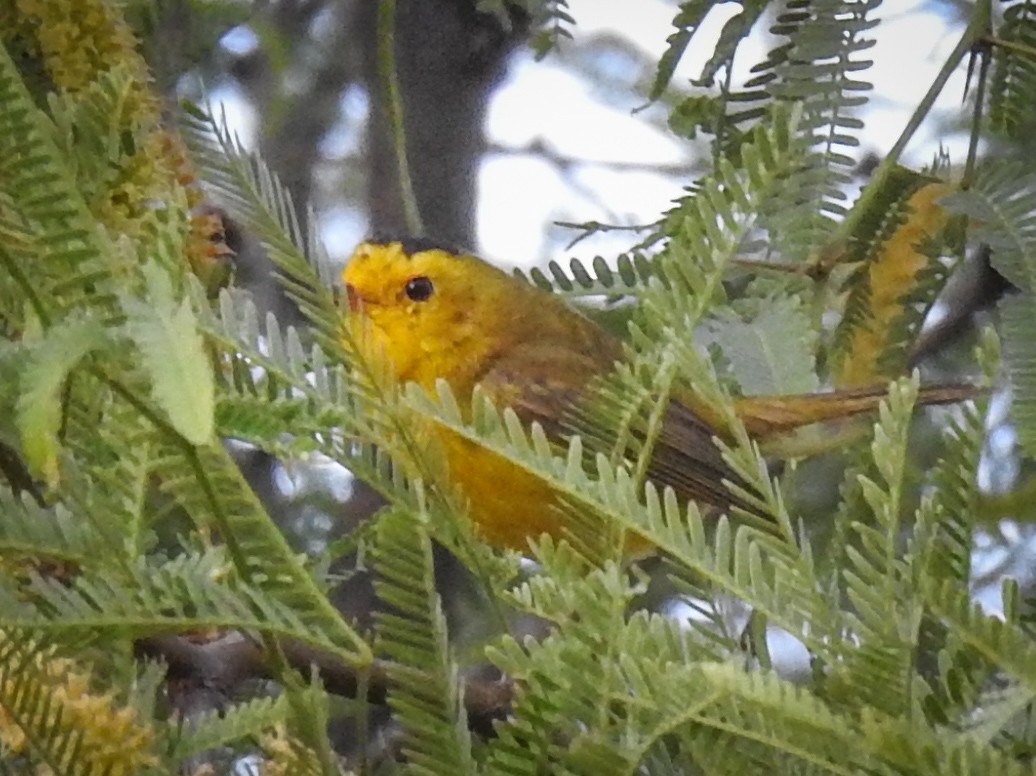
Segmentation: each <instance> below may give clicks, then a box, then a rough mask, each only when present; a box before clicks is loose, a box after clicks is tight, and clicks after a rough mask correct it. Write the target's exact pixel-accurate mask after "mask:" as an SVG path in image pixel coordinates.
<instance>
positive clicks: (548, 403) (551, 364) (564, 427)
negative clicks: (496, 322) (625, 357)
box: [480, 345, 748, 509]
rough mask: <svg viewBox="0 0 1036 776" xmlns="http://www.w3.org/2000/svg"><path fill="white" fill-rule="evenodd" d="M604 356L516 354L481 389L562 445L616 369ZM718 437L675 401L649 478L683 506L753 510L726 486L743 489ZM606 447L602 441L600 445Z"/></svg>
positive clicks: (544, 350)
mask: <svg viewBox="0 0 1036 776" xmlns="http://www.w3.org/2000/svg"><path fill="white" fill-rule="evenodd" d="M601 361H602V359H601V357H600V354H594V353H582V352H576V351H572V350H570V349H559V348H551V347H550V346H549V345H541V346H536V345H532V346H524V347H521V348H516V349H514V350H513V351H512V352H510V353H508V354H507V356H506V357H503V358H499V359H497V360H496V361H495V362H494V363H493V364H492V366H491V367H490V368H489V370H488V371H487V372H486V373H485V374H484V375H483V376H482V378H481V380H480V384H481V385H482V388H483V390H485V391H486V392H487V393H488V394H489V396H490V397H492V399H493V401H494V402H495V403H496V405H497V407H498V408H500V409H503V408H504V407H510V408H511V409H513V410H514V412H515V413H516V414H517V415H518V417H519V418H521V419H522V421H523V422H525V423H532V422H533V421H535V422H537V423H539V424H540V425H541V426H542V427H543V430H544V431H545V432H546V433H547V435H548V436H549V437H551V438H553V439H555V440H561V439H564V438H565V437H567V436H569V435H571V434H572V433H576V432H578V430H579V429H578V424H577V423H576V422H575V420H574V419H575V418H576V417H578V413H577V412H576V410H577V408H578V407H579V403H580V402H581V401H585V400H586V398H587V396H586V391H587V387H588V385H589V384H590V382H591V381H592V380H593V379H594V378H595V377H597V376H598V375H600V374H601V373H603V372H606V371H607V370H608V369H610V368H611V361H610V360H609V361H608V362H607V363H605V364H602V363H601ZM713 436H715V431H714V430H713V429H712V428H711V427H710V426H709V425H708V424H707V423H706V422H705V421H704V420H702V419H701V418H700V417H699V416H698V415H696V414H695V413H694V411H693V410H692V409H691V408H690V407H688V406H686V405H685V404H683V403H681V402H679V401H676V400H673V401H671V402H670V404H669V407H668V408H667V410H666V413H665V416H664V420H663V425H662V430H661V432H660V434H659V436H658V438H657V439H656V441H655V446H654V451H653V455H652V457H651V462H650V464H649V465H648V471H647V476H648V478H649V479H651V480H652V481H653V482H654V483H655V484H656V485H658V486H659V487H665V486H669V487H671V488H673V490H675V491H676V493H677V495H678V496H679V497H680V499H681V500H694V501H696V502H699V503H704V504H712V505H715V506H719V507H722V508H728V507H730V506H731V505H733V504H737V505H739V506H742V507H743V508H746V509H747V508H748V507H747V506H746V505H745V504H743V503H742V502H740V500H739V499H737V498H736V497H735V496H734V495H733V494H731V493H730V491H729V490H728V489H727V487H726V485H724V480H726V481H729V482H735V483H740V482H741V480H740V478H739V477H738V476H737V475H736V474H734V472H733V471H732V470H731V469H730V467H729V466H728V465H727V464H726V463H725V462H724V461H723V458H722V456H721V455H720V452H719V450H718V449H717V447H716V445H715V444H714V443H713V441H712V438H713ZM598 441H600V440H598Z"/></svg>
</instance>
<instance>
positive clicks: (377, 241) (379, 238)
mask: <svg viewBox="0 0 1036 776" xmlns="http://www.w3.org/2000/svg"><path fill="white" fill-rule="evenodd" d="M366 241H367V242H369V243H373V244H374V245H391V244H392V243H400V244H401V245H402V246H403V253H405V254H406V255H407V256H412V255H414V254H415V253H420V252H421V251H432V250H440V251H446V252H447V253H453V254H458V255H459V254H467V253H470V251H468V250H466V249H464V248H461V247H460V246H459V245H457V244H456V243H451V242H449V241H448V240H437V239H435V238H433V237H409V236H406V235H396V234H373V235H371V236H370V237H368V238H367V240H366Z"/></svg>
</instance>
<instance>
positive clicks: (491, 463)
mask: <svg viewBox="0 0 1036 776" xmlns="http://www.w3.org/2000/svg"><path fill="white" fill-rule="evenodd" d="M437 436H438V437H439V441H440V443H441V445H442V451H443V453H444V454H445V456H446V464H447V466H448V467H449V479H450V482H452V483H454V484H456V485H458V486H459V487H460V488H461V490H462V491H463V493H464V495H465V496H466V497H467V499H468V502H469V506H468V511H469V514H470V516H471V519H472V520H473V521H474V522H475V524H476V526H477V527H478V532H479V534H481V535H482V537H483V538H485V539H486V541H488V542H490V543H491V544H494V545H497V546H506V547H510V548H512V549H515V550H518V551H519V552H525V551H527V550H528V549H529V541H528V540H529V539H530V538H538V537H539V536H540V535H542V534H544V533H547V534H551V535H552V536H554V537H558V536H559V534H560V526H559V524H558V515H557V512H556V506H555V504H556V499H555V495H554V492H553V491H552V490H551V489H550V487H549V486H548V485H547V484H546V483H545V482H544V481H543V480H541V479H539V478H538V477H535V476H533V475H531V474H529V473H528V472H527V471H525V470H524V469H522V468H521V467H519V466H516V465H515V464H513V463H512V462H511V461H509V460H507V459H506V458H504V457H503V456H500V455H497V454H496V453H494V452H493V451H491V450H487V449H486V448H484V447H480V446H478V445H476V444H475V443H473V442H471V441H469V440H468V439H465V438H464V437H462V436H459V435H458V434H456V433H454V432H452V431H449V430H447V429H438V434H437Z"/></svg>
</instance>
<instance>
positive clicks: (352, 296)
mask: <svg viewBox="0 0 1036 776" xmlns="http://www.w3.org/2000/svg"><path fill="white" fill-rule="evenodd" d="M345 297H346V299H348V301H349V311H350V312H354V313H355V312H359V310H360V308H361V307H362V306H363V299H362V298H361V297H360V294H359V293H358V292H357V291H356V287H355V286H353V284H352V283H346V284H345Z"/></svg>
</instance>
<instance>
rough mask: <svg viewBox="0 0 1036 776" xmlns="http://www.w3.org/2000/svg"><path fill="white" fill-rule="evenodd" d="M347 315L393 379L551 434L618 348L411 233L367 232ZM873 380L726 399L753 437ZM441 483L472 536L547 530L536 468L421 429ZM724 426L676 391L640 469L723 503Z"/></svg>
mask: <svg viewBox="0 0 1036 776" xmlns="http://www.w3.org/2000/svg"><path fill="white" fill-rule="evenodd" d="M342 278H343V280H344V281H345V289H346V295H347V299H348V308H349V321H350V323H351V324H352V325H353V326H354V327H355V328H354V331H355V332H357V333H358V332H359V331H360V330H361V329H362V330H363V331H364V333H365V335H364V336H362V337H357V341H358V342H359V343H361V347H362V348H363V349H364V351H365V352H364V353H363V355H364V356H365V357H367V358H370V359H382V358H387V359H388V361H389V363H390V364H391V368H392V369H393V370H394V372H395V375H396V377H397V378H398V379H399V380H400V381H401V382H411V381H412V382H415V383H417V384H419V385H421V386H422V387H423V388H424V389H425V390H428V391H434V386H435V382H436V380H437V379H439V378H442V379H444V380H446V382H447V383H449V385H450V388H451V390H452V391H453V393H454V395H455V396H456V397H457V400H458V401H459V402H460V404H461V406H464V405H465V402H467V401H468V400H469V399H470V397H471V393H472V391H473V390H474V388H475V386H476V385H480V386H481V387H482V390H483V391H485V392H486V393H487V394H488V395H489V396H490V398H492V399H493V401H494V403H495V404H496V406H497V407H499V408H500V409H503V408H504V407H510V408H512V409H513V410H514V411H515V413H516V414H517V415H518V417H520V418H521V419H522V421H524V422H525V423H531V422H533V421H536V422H538V423H539V424H540V425H541V426H542V427H543V429H544V431H545V432H546V433H547V435H548V436H550V437H552V438H563V437H564V436H565V435H566V433H569V434H570V433H572V429H571V428H570V427H566V425H565V418H566V417H569V416H570V413H571V410H572V408H573V406H574V405H575V404H576V403H577V402H579V401H580V399H582V398H584V397H585V396H586V392H587V387H588V385H589V384H590V382H591V381H592V380H593V379H594V378H596V377H598V376H600V375H603V374H606V373H608V372H609V371H610V370H612V369H613V367H614V365H615V363H616V362H617V361H619V360H620V359H621V358H622V347H621V345H620V343H619V341H618V340H617V339H615V338H614V337H613V336H612V335H610V334H609V333H608V332H606V331H605V330H604V329H602V328H601V327H600V326H598V325H597V324H596V323H594V322H593V321H591V320H590V319H589V318H587V317H586V316H584V315H582V314H581V313H580V312H578V311H577V310H575V309H573V308H572V307H569V306H568V305H567V304H566V303H565V302H564V301H563V300H562V299H560V298H559V297H557V296H555V295H553V294H550V293H548V292H546V291H543V290H542V289H539V288H536V287H534V286H531V285H529V284H527V283H523V282H522V281H520V280H518V279H517V278H514V277H511V276H510V275H507V274H506V273H504V272H502V271H501V270H499V269H497V268H495V267H493V266H491V265H489V264H487V263H485V262H484V261H482V260H481V259H479V258H476V257H475V256H472V255H470V254H466V253H462V252H457V251H455V250H453V249H450V248H448V247H445V246H443V245H441V244H437V243H435V242H432V241H429V240H423V239H392V240H380V239H379V240H373V239H372V240H370V241H368V242H365V243H362V244H361V245H360V246H358V247H357V248H356V251H355V252H354V253H353V255H352V258H351V259H350V260H349V262H348V264H347V265H346V267H345V270H344V271H343V273H342ZM973 393H974V389H973V388H971V387H970V386H946V387H941V386H935V387H932V388H927V389H923V390H922V392H921V396H920V401H922V402H924V403H939V402H952V401H960V400H962V399H964V398H967V397H968V396H971V395H973ZM885 395H886V387H885V386H877V387H874V388H867V389H854V390H851V391H840V392H835V393H826V394H808V395H800V396H765V397H749V398H743V399H739V400H737V402H736V406H735V410H736V412H737V414H738V417H739V418H740V419H741V420H742V421H743V423H744V424H745V428H746V429H747V430H748V432H749V433H750V434H751V435H752V436H753V437H754V438H758V439H765V438H766V437H768V436H774V435H779V434H781V433H785V432H788V431H790V430H793V429H795V428H798V427H801V426H804V425H808V424H811V423H817V422H820V421H823V420H830V419H834V418H843V417H848V416H850V415H854V414H858V413H861V412H866V411H868V410H872V409H874V408H876V407H877V405H878V403H879V402H880V401H881V399H882V398H884V396H885ZM431 433H433V434H435V436H436V437H437V440H436V441H437V443H438V444H440V445H441V448H442V451H443V452H444V454H445V457H446V468H447V469H448V476H449V478H450V481H451V482H454V483H456V484H457V485H459V486H460V487H461V489H462V490H463V492H464V494H465V495H466V497H467V498H468V500H469V502H470V509H469V512H470V514H471V517H472V519H473V520H474V521H475V522H476V524H477V526H478V528H479V531H480V533H481V534H482V535H483V536H484V538H485V539H486V540H487V541H489V542H491V543H493V544H495V545H498V546H502V547H510V548H514V549H518V550H525V549H527V547H528V540H529V538H534V537H538V536H540V535H541V534H543V533H548V534H552V535H554V536H557V535H558V534H559V526H558V516H557V512H556V509H554V508H553V505H554V504H555V501H556V497H555V494H554V493H553V491H552V490H551V489H550V487H549V486H548V485H547V484H546V483H545V482H544V481H542V480H541V479H539V478H537V477H535V476H533V475H531V474H529V473H528V472H526V471H525V470H523V469H520V468H519V467H517V466H515V465H514V464H512V463H511V462H510V461H508V460H507V459H505V458H503V457H502V456H499V455H497V454H496V453H493V452H492V451H489V450H486V449H485V448H482V447H480V446H478V445H476V444H474V443H472V442H471V441H469V440H467V439H464V438H462V437H460V436H458V435H457V434H455V433H453V432H451V431H449V430H448V429H445V428H442V427H435V428H434V429H433V430H432V432H431ZM717 436H718V437H723V436H726V432H725V430H724V429H723V428H722V427H721V423H720V421H719V419H718V418H717V417H715V415H714V413H713V414H712V415H710V413H709V412H708V410H707V408H706V407H705V406H703V405H701V404H700V403H697V404H696V403H695V401H694V397H693V396H688V395H684V394H681V395H680V396H679V398H674V399H672V400H671V401H670V402H669V404H668V406H667V408H666V411H665V414H664V418H663V422H662V427H661V431H660V433H659V436H658V439H657V440H656V442H655V446H654V448H653V454H652V457H651V460H650V462H649V466H648V469H647V476H648V478H649V479H651V480H652V481H653V482H654V483H655V484H656V485H658V486H670V487H672V488H673V489H674V490H675V491H676V494H677V495H678V496H679V497H680V498H681V499H682V500H694V501H696V502H699V503H702V504H710V505H715V506H718V507H721V508H727V507H729V506H730V505H731V504H733V503H738V502H737V500H736V499H735V498H734V497H733V496H732V494H731V493H730V492H729V490H728V489H727V487H726V486H725V485H724V481H729V482H737V481H738V477H737V476H736V475H735V474H734V473H733V472H732V471H731V470H730V467H729V466H728V465H727V464H726V463H725V462H724V461H723V459H722V457H721V455H720V452H719V450H718V449H717V448H716V445H715V444H714V442H713V438H714V437H717Z"/></svg>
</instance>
